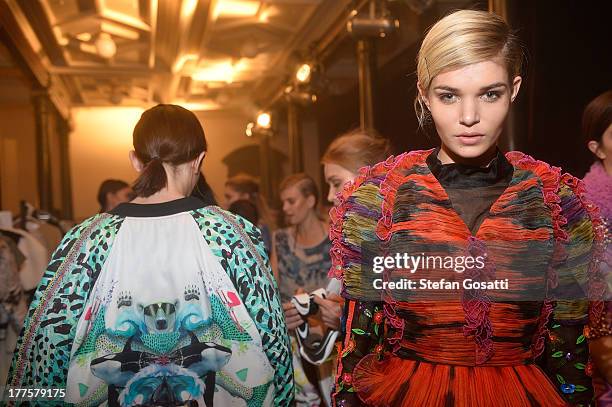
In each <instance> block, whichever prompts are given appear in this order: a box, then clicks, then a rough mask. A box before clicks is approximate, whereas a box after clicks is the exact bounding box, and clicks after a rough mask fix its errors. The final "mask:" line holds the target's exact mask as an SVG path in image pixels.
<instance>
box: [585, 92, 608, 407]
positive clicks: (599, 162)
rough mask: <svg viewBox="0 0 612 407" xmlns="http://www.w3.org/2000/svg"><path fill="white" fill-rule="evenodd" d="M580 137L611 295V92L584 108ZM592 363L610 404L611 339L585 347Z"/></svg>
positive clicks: (600, 394)
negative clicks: (589, 156)
mask: <svg viewBox="0 0 612 407" xmlns="http://www.w3.org/2000/svg"><path fill="white" fill-rule="evenodd" d="M582 134H583V136H584V137H585V139H586V142H587V147H588V148H589V150H591V152H592V153H593V155H594V156H595V162H594V163H593V165H591V168H590V170H589V172H588V173H587V174H586V175H585V177H584V184H585V187H586V196H587V198H589V200H591V201H592V202H593V203H595V204H596V205H597V206H598V207H599V210H600V211H601V216H602V217H603V220H604V222H605V226H604V228H605V237H604V244H605V246H604V250H603V253H604V257H603V261H602V263H601V267H604V268H605V272H606V277H607V286H608V293H610V292H612V271H611V270H612V246H611V245H610V240H611V231H610V225H611V224H612V90H609V91H607V92H604V93H602V94H601V95H599V96H597V97H596V98H595V99H593V100H592V101H591V102H590V103H589V104H588V105H587V107H586V108H585V109H584V114H583V116H582ZM610 300H611V299H610V298H608V301H607V302H606V311H605V312H606V314H607V318H608V320H607V331H608V333H610V330H611V329H612V301H610ZM589 348H590V350H591V357H592V359H593V362H594V364H595V369H594V372H593V373H594V374H593V384H594V386H595V392H596V394H597V400H598V401H599V403H600V405H608V404H610V405H612V336H610V335H607V336H602V337H601V338H600V339H599V340H596V341H591V343H590V344H589Z"/></svg>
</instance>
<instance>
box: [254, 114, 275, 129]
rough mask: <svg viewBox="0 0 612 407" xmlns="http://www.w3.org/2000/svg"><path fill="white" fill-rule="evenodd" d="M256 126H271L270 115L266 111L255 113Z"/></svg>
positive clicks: (264, 127) (267, 127)
mask: <svg viewBox="0 0 612 407" xmlns="http://www.w3.org/2000/svg"><path fill="white" fill-rule="evenodd" d="M257 126H259V127H261V128H263V129H269V128H270V127H271V126H272V117H271V116H270V113H268V112H261V113H259V114H258V115H257Z"/></svg>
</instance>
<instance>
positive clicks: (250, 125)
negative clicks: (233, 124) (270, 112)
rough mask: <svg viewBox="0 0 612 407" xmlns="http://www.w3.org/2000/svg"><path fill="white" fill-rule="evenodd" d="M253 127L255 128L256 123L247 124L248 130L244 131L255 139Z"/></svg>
mask: <svg viewBox="0 0 612 407" xmlns="http://www.w3.org/2000/svg"><path fill="white" fill-rule="evenodd" d="M253 127H255V123H253V122H250V123H249V124H247V126H246V130H245V131H244V133H245V134H246V136H247V137H253Z"/></svg>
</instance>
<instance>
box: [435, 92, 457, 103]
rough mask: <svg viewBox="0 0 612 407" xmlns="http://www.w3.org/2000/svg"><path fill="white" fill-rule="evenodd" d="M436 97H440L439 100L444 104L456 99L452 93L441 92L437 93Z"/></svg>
mask: <svg viewBox="0 0 612 407" xmlns="http://www.w3.org/2000/svg"><path fill="white" fill-rule="evenodd" d="M438 98H440V101H442V103H446V104H450V103H454V102H456V101H457V96H456V95H453V94H452V93H442V94H440V95H438Z"/></svg>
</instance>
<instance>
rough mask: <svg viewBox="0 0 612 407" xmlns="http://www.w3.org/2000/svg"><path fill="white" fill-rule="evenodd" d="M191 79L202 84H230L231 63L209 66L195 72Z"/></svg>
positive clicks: (231, 77)
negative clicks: (202, 82)
mask: <svg viewBox="0 0 612 407" xmlns="http://www.w3.org/2000/svg"><path fill="white" fill-rule="evenodd" d="M191 78H192V79H193V80H196V81H204V82H226V83H232V82H233V81H234V67H233V66H232V64H231V62H220V63H216V64H211V65H209V66H207V67H205V68H201V69H199V70H198V71H196V72H195V73H194V74H193V75H192V76H191Z"/></svg>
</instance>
